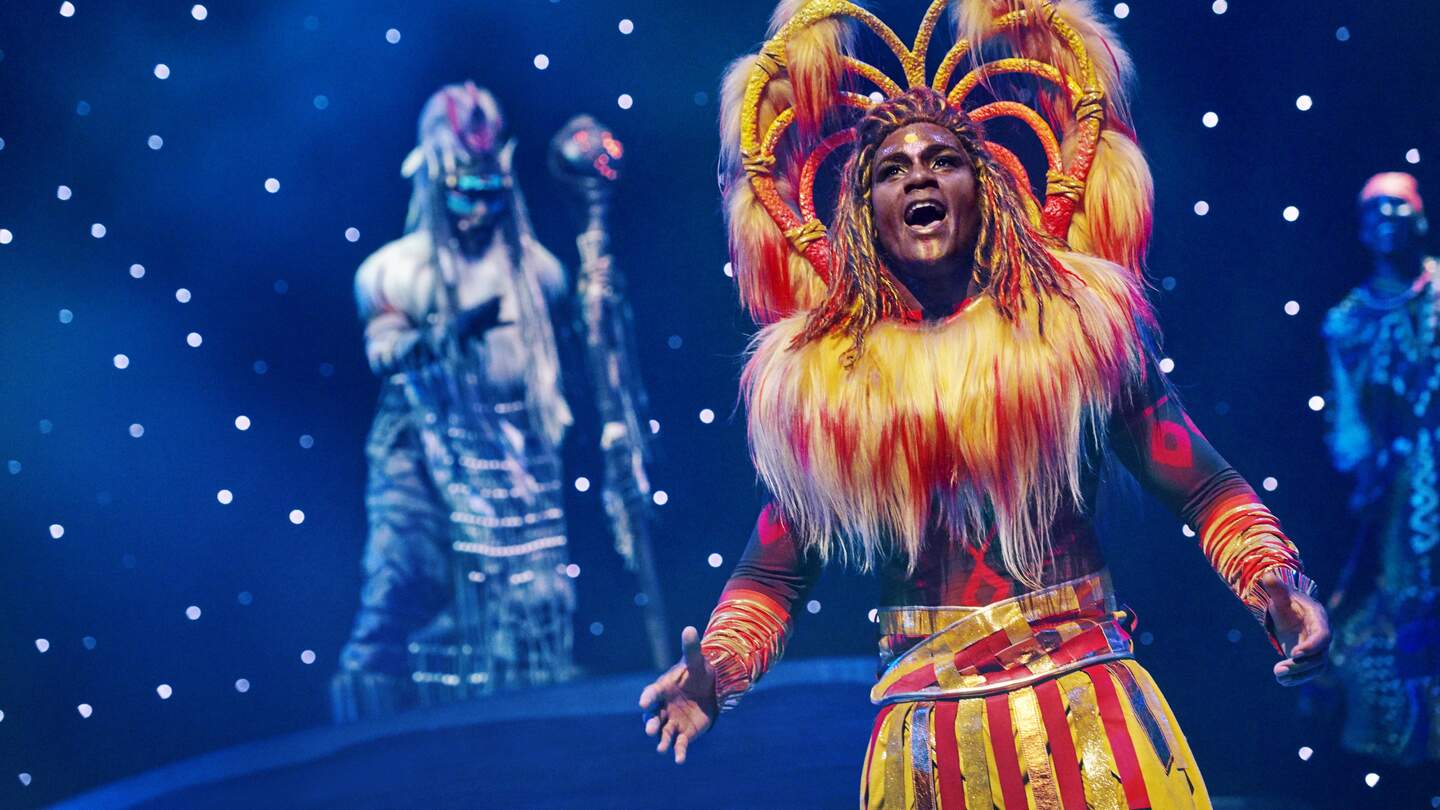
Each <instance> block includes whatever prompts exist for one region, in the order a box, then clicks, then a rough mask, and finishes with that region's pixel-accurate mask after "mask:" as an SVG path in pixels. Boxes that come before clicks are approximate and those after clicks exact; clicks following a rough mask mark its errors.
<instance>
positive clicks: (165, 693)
mask: <svg viewBox="0 0 1440 810" xmlns="http://www.w3.org/2000/svg"><path fill="white" fill-rule="evenodd" d="M155 694H157V695H159V696H160V699H161V700H169V699H170V696H171V695H173V694H175V690H173V689H171V688H170V684H168V683H162V684H160V685H159V686H157V687H155Z"/></svg>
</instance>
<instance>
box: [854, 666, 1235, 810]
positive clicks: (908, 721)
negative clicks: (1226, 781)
mask: <svg viewBox="0 0 1440 810" xmlns="http://www.w3.org/2000/svg"><path fill="white" fill-rule="evenodd" d="M860 806H861V808H862V810H1026V809H1027V808H1032V809H1033V810H1086V808H1095V809H1096V810H1112V809H1114V810H1127V809H1128V810H1135V809H1136V808H1153V810H1192V808H1209V807H1210V799H1209V796H1208V794H1207V793H1206V791H1205V783H1204V781H1203V780H1202V779H1201V777H1200V771H1199V769H1198V768H1197V767H1196V765H1195V760H1194V757H1193V756H1192V755H1191V753H1190V747H1189V745H1188V744H1187V743H1186V742H1185V737H1184V735H1182V734H1181V733H1180V728H1179V726H1178V724H1177V723H1176V722H1175V717H1174V715H1173V714H1172V713H1171V711H1170V706H1169V704H1167V703H1166V702H1165V698H1164V696H1163V695H1161V694H1160V690H1159V689H1158V688H1157V687H1156V686H1155V682H1154V681H1153V680H1152V679H1151V678H1150V675H1149V673H1147V672H1146V671H1145V670H1144V668H1143V667H1141V666H1140V665H1139V664H1137V663H1136V662H1135V661H1133V660H1120V661H1110V662H1107V663H1102V664H1095V665H1092V666H1089V667H1085V668H1083V669H1078V670H1074V671H1072V672H1068V673H1066V674H1064V675H1060V676H1059V677H1056V678H1050V679H1048V680H1042V681H1039V682H1036V683H1034V684H1032V685H1030V686H1023V687H1020V688H1016V689H1012V690H1010V691H1005V692H1000V693H998V694H992V695H987V696H984V697H974V698H960V699H948V700H947V699H940V700H921V701H910V702H903V703H892V704H889V705H886V706H884V707H882V708H881V709H880V713H879V715H878V716H877V717H876V718H875V727H874V731H873V732H872V733H871V736H870V750H869V753H868V755H867V756H866V761H865V772H864V775H863V776H862V777H861V784H860Z"/></svg>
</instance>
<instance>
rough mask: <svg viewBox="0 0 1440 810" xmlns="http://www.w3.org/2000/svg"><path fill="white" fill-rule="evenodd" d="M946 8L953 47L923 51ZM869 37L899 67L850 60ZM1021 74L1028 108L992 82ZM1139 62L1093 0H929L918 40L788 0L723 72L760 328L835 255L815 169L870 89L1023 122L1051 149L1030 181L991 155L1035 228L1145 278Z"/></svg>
mask: <svg viewBox="0 0 1440 810" xmlns="http://www.w3.org/2000/svg"><path fill="white" fill-rule="evenodd" d="M947 6H949V7H950V11H951V14H950V19H951V21H952V22H953V25H954V29H955V37H954V40H953V44H951V45H950V47H949V49H948V50H947V51H946V52H945V54H944V56H943V57H942V58H940V59H939V62H938V67H936V69H935V71H934V73H933V75H927V69H928V68H927V65H928V64H930V61H927V60H928V59H929V56H930V47H931V44H932V40H933V39H935V34H936V29H937V27H938V26H939V24H940V22H941V21H942V20H943V19H944V18H945V10H946V7H947ZM862 32H869V33H872V34H874V35H875V37H876V38H877V39H878V40H879V42H880V44H881V45H882V46H883V47H884V48H885V49H887V50H889V51H890V52H891V53H893V54H894V55H895V57H896V58H897V59H898V60H899V63H900V66H901V70H902V72H903V76H900V77H891V76H889V75H887V74H886V73H885V72H884V71H883V70H881V69H880V68H878V67H875V66H874V65H871V64H869V63H867V62H864V61H862V60H861V59H859V58H858V57H857V53H858V51H857V49H856V47H855V46H856V35H857V34H859V33H862ZM1015 74H1027V75H1029V76H1031V77H1034V78H1035V79H1036V80H1038V83H1039V86H1040V87H1039V90H1038V91H1036V92H1035V93H1027V97H1028V98H1029V99H1030V100H1031V101H1032V103H1033V106H1028V105H1026V104H1022V103H1020V102H1018V101H1015V100H1009V99H1006V98H1003V97H1002V96H1003V95H1004V93H1003V92H1001V91H1000V90H999V89H997V88H998V86H999V84H1000V82H999V79H1000V78H1001V77H1005V76H1013V75H1015ZM1129 75H1130V59H1129V56H1128V55H1127V54H1126V53H1125V51H1124V50H1123V49H1122V48H1121V46H1120V45H1119V43H1118V42H1116V41H1115V39H1114V37H1113V36H1112V35H1111V32H1110V31H1109V29H1108V28H1107V27H1106V26H1105V24H1104V23H1103V22H1101V21H1100V20H1099V17H1098V15H1097V13H1096V11H1095V8H1094V6H1093V4H1092V2H1091V0H934V2H933V3H932V4H931V5H930V6H929V8H928V10H927V11H926V13H925V16H924V18H923V20H922V22H921V25H920V29H919V31H918V32H917V33H916V35H915V39H914V41H913V42H912V43H911V44H909V45H907V44H906V43H905V42H904V41H903V40H901V38H900V37H899V35H897V34H896V33H895V32H894V31H893V30H891V29H890V28H889V27H888V26H886V24H885V23H884V22H882V21H881V20H880V19H879V18H877V17H876V16H875V15H874V14H872V13H870V12H869V11H867V10H866V9H865V8H864V7H863V6H861V5H859V4H858V3H856V2H851V1H850V0H782V2H780V4H779V5H778V6H777V7H776V9H775V14H774V16H773V17H772V19H771V23H770V28H769V32H768V39H767V40H766V42H765V44H764V45H763V46H762V47H761V48H760V50H759V52H758V53H755V54H751V55H748V56H744V57H741V58H740V59H738V60H736V61H735V62H734V63H733V64H732V65H731V67H730V69H729V71H728V72H727V74H726V76H725V80H724V87H723V90H722V99H721V112H720V140H721V167H720V172H721V183H722V188H723V190H724V194H725V211H726V220H727V223H728V226H729V231H730V252H731V259H732V265H733V268H734V271H735V277H736V280H737V282H738V285H739V291H740V299H741V301H742V303H743V304H744V306H745V307H746V309H747V310H748V311H749V312H750V314H751V315H752V317H754V318H755V320H756V321H757V322H758V323H762V324H764V323H771V322H773V321H775V320H777V319H779V318H783V317H785V316H787V315H789V314H791V313H794V312H798V311H804V310H808V309H811V308H813V307H814V306H816V305H817V304H819V303H820V302H821V300H822V299H823V298H824V295H825V282H826V280H827V278H828V275H829V271H830V265H831V263H832V261H833V260H832V257H831V253H830V250H831V248H830V241H829V239H828V238H827V233H826V226H825V223H824V222H822V221H821V219H820V212H822V211H825V210H828V206H824V205H821V206H817V204H816V200H815V178H816V176H817V174H818V173H819V172H820V171H821V170H822V168H823V167H824V165H825V164H826V161H828V160H829V159H830V158H831V157H832V156H836V155H838V154H839V153H842V152H845V151H846V149H845V148H844V147H845V146H846V144H848V143H849V142H850V141H851V140H853V138H854V133H853V130H852V129H851V126H852V125H853V121H854V120H855V119H856V118H857V117H858V115H859V114H861V113H862V112H863V111H864V110H865V109H867V108H868V107H870V106H871V105H872V104H874V103H876V101H877V100H881V99H885V98H892V97H895V96H898V95H901V94H902V93H903V92H905V89H906V88H915V87H921V86H928V87H930V88H932V89H934V90H935V91H936V92H939V93H940V94H942V95H944V96H945V98H946V100H947V102H948V103H950V104H953V105H956V106H959V107H963V108H965V109H966V110H967V112H968V113H969V114H970V116H971V118H972V119H974V120H977V121H982V122H983V121H987V120H990V119H993V118H998V117H1010V118H1015V119H1017V120H1019V121H1021V122H1022V123H1024V124H1025V125H1027V126H1028V128H1029V129H1030V130H1031V131H1033V133H1034V135H1035V138H1036V139H1037V140H1038V142H1039V145H1040V148H1041V151H1043V153H1044V155H1045V160H1046V172H1045V182H1044V187H1043V188H1040V189H1035V188H1032V187H1031V182H1030V178H1029V176H1028V174H1027V172H1026V171H1025V168H1024V166H1023V165H1022V163H1021V161H1020V160H1019V159H1017V158H1016V156H1015V154H1014V153H1013V152H1012V151H1011V150H1010V149H1007V148H1006V147H1004V146H1003V145H1001V144H999V143H995V142H993V141H991V142H990V144H989V146H990V149H991V151H992V153H993V154H994V155H995V156H996V158H997V159H998V160H1000V162H1001V163H1003V164H1004V165H1005V166H1006V167H1007V168H1008V169H1009V171H1010V173H1011V174H1012V175H1013V177H1014V180H1015V183H1016V185H1017V187H1018V188H1020V189H1021V190H1022V192H1023V193H1024V194H1025V195H1026V196H1028V198H1029V200H1030V202H1031V203H1033V205H1031V206H1030V208H1031V210H1032V211H1033V212H1034V217H1035V220H1036V221H1035V224H1036V225H1037V226H1042V227H1043V228H1044V230H1045V231H1047V232H1048V233H1050V234H1051V235H1052V236H1055V237H1057V238H1059V239H1062V240H1064V241H1065V242H1066V243H1067V244H1068V246H1069V248H1070V249H1071V250H1073V251H1075V252H1077V253H1084V254H1089V255H1091V256H1096V257H1099V258H1103V259H1107V260H1109V261H1112V262H1114V263H1116V264H1118V265H1120V266H1122V267H1125V268H1127V269H1129V270H1130V271H1131V272H1133V273H1136V274H1139V272H1140V271H1141V267H1142V263H1143V260H1144V254H1145V248H1146V244H1147V242H1148V240H1149V235H1150V224H1151V204H1152V185H1151V180H1150V172H1149V168H1148V166H1147V165H1146V163H1145V159H1144V157H1143V156H1142V155H1141V153H1140V150H1139V148H1138V147H1137V146H1136V144H1135V141H1134V137H1133V133H1132V129H1131V126H1130V122H1129V120H1128V111H1127V108H1126V103H1125V85H1126V83H1127V81H1128V80H1129Z"/></svg>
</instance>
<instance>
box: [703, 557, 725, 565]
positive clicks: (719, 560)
mask: <svg viewBox="0 0 1440 810" xmlns="http://www.w3.org/2000/svg"><path fill="white" fill-rule="evenodd" d="M705 562H707V563H709V564H710V567H711V568H719V567H720V566H722V565H724V564H725V558H724V557H722V556H720V555H719V554H711V555H710V556H709V557H706V558H705Z"/></svg>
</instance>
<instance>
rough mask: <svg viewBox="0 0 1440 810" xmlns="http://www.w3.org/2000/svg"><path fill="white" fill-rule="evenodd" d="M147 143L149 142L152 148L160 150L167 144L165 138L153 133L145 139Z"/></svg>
mask: <svg viewBox="0 0 1440 810" xmlns="http://www.w3.org/2000/svg"><path fill="white" fill-rule="evenodd" d="M145 143H147V144H149V146H150V148H151V149H154V150H155V151H157V152H158V151H159V150H160V147H162V146H164V145H165V139H164V138H162V137H160V136H159V135H151V136H150V137H149V138H146V139H145Z"/></svg>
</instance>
